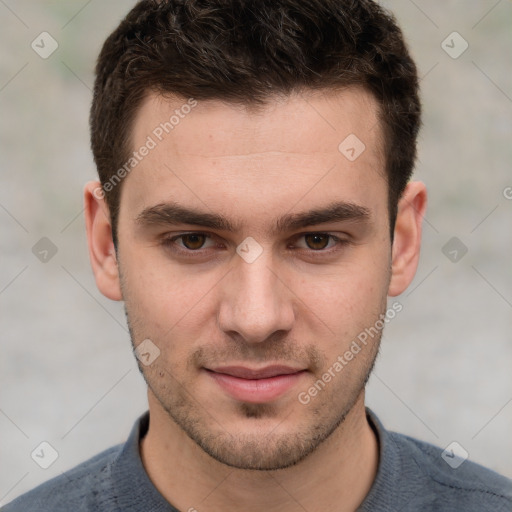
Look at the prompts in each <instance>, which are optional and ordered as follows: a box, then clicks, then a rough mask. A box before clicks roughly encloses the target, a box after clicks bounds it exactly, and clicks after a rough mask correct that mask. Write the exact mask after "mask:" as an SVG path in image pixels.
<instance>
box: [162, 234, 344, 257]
mask: <svg viewBox="0 0 512 512" xmlns="http://www.w3.org/2000/svg"><path fill="white" fill-rule="evenodd" d="M187 235H200V236H204V237H206V238H207V239H210V240H213V237H212V236H211V235H209V234H208V233H203V232H200V231H190V232H187V233H181V234H179V235H175V236H172V237H164V238H163V239H162V245H163V246H164V247H166V248H167V249H169V250H170V251H172V252H175V253H178V254H181V255H185V256H187V257H190V256H192V257H202V256H203V257H204V251H206V250H207V249H205V250H203V249H196V250H193V249H186V248H185V249H183V248H177V247H179V246H177V245H176V244H175V241H176V240H179V239H180V238H183V237H184V236H187ZM308 235H327V236H328V237H329V238H330V239H332V240H333V241H334V242H336V245H335V246H334V247H331V248H330V249H316V250H315V249H304V248H302V247H300V248H299V249H298V250H299V251H307V252H308V253H310V254H309V256H313V257H322V256H326V255H331V254H333V253H334V252H337V251H339V250H340V249H342V248H343V247H344V246H346V245H348V244H349V243H350V241H349V240H346V239H341V238H339V237H337V236H335V235H331V234H330V233H324V232H321V231H313V232H308V233H302V234H300V235H297V236H295V239H300V238H303V237H305V236H308Z"/></svg>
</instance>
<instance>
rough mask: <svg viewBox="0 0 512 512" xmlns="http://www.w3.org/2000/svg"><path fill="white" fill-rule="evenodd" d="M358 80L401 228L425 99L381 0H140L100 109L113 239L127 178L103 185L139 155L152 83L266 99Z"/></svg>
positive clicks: (100, 77) (97, 127) (99, 73)
mask: <svg viewBox="0 0 512 512" xmlns="http://www.w3.org/2000/svg"><path fill="white" fill-rule="evenodd" d="M350 85H362V86H363V87H365V88H366V89H367V90H369V91H370V92H371V93H372V94H373V96H374V97H375V98H376V99H377V101H378V104H379V119H380V122H381V126H382V130H383V134H384V152H385V155H386V162H385V166H386V169H385V170H386V174H387V177H388V186H389V213H390V215H389V216H390V227H391V237H392V236H393V229H394V223H395V219H396V211H397V203H398V200H399V198H400V196H401V194H402V192H403V190H404V188H405V186H406V184H407V182H408V181H409V179H410V177H411V174H412V171H413V168H414V163H415V160H416V139H417V135H418V131H419V127H420V124H421V105H420V100H419V94H418V89H419V85H418V76H417V70H416V66H415V64H414V62H413V60H412V58H411V56H410V55H409V52H408V49H407V46H406V44H405V42H404V38H403V35H402V32H401V30H400V28H399V27H398V26H397V24H396V21H395V18H394V17H393V16H392V15H391V14H390V13H388V12H387V11H385V10H384V9H383V8H382V7H380V6H379V5H378V4H377V3H376V2H374V1H372V0H238V1H237V0H208V1H205V0H142V1H140V2H138V3H137V4H136V5H135V7H134V8H133V9H132V10H131V11H130V12H129V13H128V15H127V16H126V17H125V18H124V19H123V20H122V22H121V23H120V25H119V26H118V27H117V29H116V30H115V31H114V32H113V33H112V34H111V35H110V36H109V37H108V39H107V40H106V41H105V43H104V45H103V48H102V50H101V53H100V55H99V58H98V62H97V66H96V80H95V84H94V98H93V102H92V107H91V115H90V128H91V145H92V151H93V154H94V159H95V162H96V166H97V169H98V174H99V177H100V181H101V183H102V187H103V190H104V191H105V197H106V200H107V204H108V206H109V210H110V215H111V221H112V231H113V239H114V243H115V244H116V245H117V220H118V212H119V200H120V192H121V183H120V184H119V185H118V186H113V187H112V186H110V187H108V189H107V187H105V185H106V184H107V183H108V182H109V180H111V179H112V177H113V175H114V174H115V173H116V172H117V171H118V169H120V168H122V166H123V165H124V164H125V163H126V161H127V160H128V159H129V158H130V154H132V152H133V149H132V148H131V132H132V125H133V120H134V117H135V114H136V112H137V109H138V108H139V107H140V105H141V102H142V100H143V99H144V97H145V96H146V94H147V93H148V92H150V91H154V92H157V93H161V94H174V95H177V96H182V97H183V98H190V97H193V98H195V99H197V100H201V99H220V100H223V101H230V102H235V103H242V104H246V105H258V104H264V103H265V102H267V101H269V100H270V99H271V98H272V97H273V96H275V95H276V94H281V95H283V94H284V95H286V94H290V93H291V92H293V91H301V90H307V89H311V90H321V89H337V88H342V87H346V86H350ZM340 142H341V141H340Z"/></svg>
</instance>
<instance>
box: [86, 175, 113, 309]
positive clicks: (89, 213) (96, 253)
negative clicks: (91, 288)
mask: <svg viewBox="0 0 512 512" xmlns="http://www.w3.org/2000/svg"><path fill="white" fill-rule="evenodd" d="M84 205H85V226H86V230H87V243H88V245H89V258H90V260H91V266H92V270H93V272H94V277H95V278H96V286H97V287H98V290H99V291H100V292H101V293H102V294H103V295H105V297H108V298H109V299H112V300H122V294H121V285H120V280H119V270H118V266H117V256H116V251H115V247H114V242H113V240H112V227H111V224H110V214H109V209H108V206H107V203H106V201H105V194H104V192H103V189H102V188H101V183H100V182H99V181H90V182H89V183H87V184H86V185H85V188H84Z"/></svg>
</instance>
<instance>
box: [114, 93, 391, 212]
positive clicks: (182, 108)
mask: <svg viewBox="0 0 512 512" xmlns="http://www.w3.org/2000/svg"><path fill="white" fill-rule="evenodd" d="M377 109H378V107H377V103H376V101H375V99H374V98H373V96H371V95H370V94H369V93H367V92H366V91H364V90H363V89H361V88H354V87H352V88H348V89H345V90H341V91H338V92H333V91H330V92H325V91H322V92H307V93H306V92H304V93H300V94H299V93H296V94H293V95H291V96H288V97H286V98H278V97H276V98H275V99H272V100H269V101H268V103H267V104H266V105H264V106H263V107H261V108H258V109H251V108H247V107H245V106H240V105H234V104H230V103H226V102H222V101H219V100H207V101H195V100H191V99H189V98H176V97H174V98H172V97H170V98H164V97H162V96H160V95H157V94H150V95H149V96H147V98H146V99H145V100H144V102H143V103H142V105H141V107H140V109H139V111H138V114H137V116H136V118H135V120H134V124H133V130H132V141H131V143H132V148H133V150H134V151H136V152H137V151H139V150H140V148H143V147H144V146H151V150H150V151H144V153H145V154H146V156H144V157H143V158H141V159H140V161H139V162H138V163H137V165H136V167H134V168H133V170H132V171H131V172H130V173H129V175H128V176H127V178H126V183H124V185H123V194H122V195H123V201H121V203H122V204H121V210H123V208H128V209H129V210H130V211H132V212H133V213H134V214H136V212H137V211H140V210H141V209H142V208H147V206H148V205H149V206H150V205H151V204H158V203H164V202H166V201H168V200H177V199H183V200H185V199H186V202H187V203H189V204H191V203H193V205H195V206H200V207H202V209H205V206H207V207H208V208H210V209H214V210H222V211H224V212H227V211H229V210H232V211H235V209H236V206H238V205H237V201H239V200H243V201H245V204H247V203H248V202H249V203H252V206H253V207H254V208H257V209H258V211H260V212H265V210H268V211H270V210H272V208H273V207H275V206H276V205H281V206H282V209H287V208H288V207H289V206H291V205H292V204H293V203H294V202H297V201H298V200H300V197H301V196H306V195H307V196H308V197H307V198H304V200H302V203H303V206H305V203H304V201H306V203H307V201H308V200H309V201H313V202H314V201H315V197H318V198H320V197H321V196H322V195H323V196H325V194H326V193H328V194H330V197H325V201H329V202H330V201H331V200H335V199H344V197H343V196H344V195H345V196H346V199H347V200H348V201H350V202H359V203H362V204H363V203H365V202H366V203H367V204H372V203H375V202H376V201H377V199H379V200H384V201H385V199H386V190H387V189H386V187H387V185H386V179H385V174H384V169H385V160H384V154H383V144H382V140H381V139H382V137H381V128H380V123H379V121H378V114H377ZM359 153H360V154H359ZM378 195H380V196H381V197H380V198H378V197H377V196H378ZM356 196H359V197H356ZM325 201H324V202H325ZM125 203H127V204H125ZM317 203H318V201H317ZM312 204H313V203H312ZM239 206H241V204H240V205H239ZM383 213H384V212H383Z"/></svg>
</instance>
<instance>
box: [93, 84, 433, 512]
mask: <svg viewBox="0 0 512 512" xmlns="http://www.w3.org/2000/svg"><path fill="white" fill-rule="evenodd" d="M184 103H185V101H184V100H183V99H177V98H174V99H170V98H167V99H163V98H161V97H158V96H156V95H149V96H148V98H147V99H146V101H145V102H144V103H143V104H142V106H141V108H140V110H139V112H138V115H137V118H136V120H135V123H134V127H133V140H132V145H133V148H139V147H140V146H141V145H143V144H144V143H145V141H146V139H147V136H148V135H150V134H151V133H152V131H153V130H154V129H155V127H156V126H158V125H159V124H160V123H161V122H163V121H164V120H166V119H169V117H170V116H171V115H172V113H173V111H174V110H175V109H176V108H180V106H181V105H183V104H184ZM376 112H377V105H376V102H375V101H374V99H373V97H372V96H371V95H369V94H368V93H366V92H365V91H363V90H361V89H358V88H355V87H352V88H348V89H345V90H343V91H341V92H337V93H335V92H333V91H328V92H321V93H319V92H307V93H302V94H300V95H299V94H294V95H292V96H290V97H287V98H275V99H273V100H272V101H271V102H270V103H269V104H268V105H267V106H265V107H264V108H263V109H260V110H258V111H256V110H250V109H246V108H244V107H240V106H234V105H230V104H226V103H223V102H220V101H200V102H198V104H197V106H196V107H195V108H194V109H193V111H192V112H191V113H190V114H189V115H187V116H186V117H185V118H184V119H182V120H180V124H179V125H177V126H176V127H175V128H174V130H173V131H172V132H171V133H170V134H169V135H167V136H165V137H164V139H163V140H162V141H161V142H159V143H158V145H157V147H156V148H154V149H152V150H151V152H150V153H149V154H148V155H147V156H146V157H145V158H144V159H143V160H142V161H141V162H140V164H138V165H137V167H135V168H134V170H132V171H131V173H130V174H129V175H128V176H127V177H126V178H125V180H124V182H123V185H122V186H123V189H122V194H121V205H120V214H119V226H118V234H119V241H118V244H119V245H118V252H117V254H116V251H115V250H114V246H113V242H112V234H111V226H110V218H109V212H108V208H107V206H106V204H105V201H104V200H103V199H102V198H101V197H97V196H99V195H98V194H97V191H96V194H95V190H96V189H97V187H98V186H99V183H98V182H90V183H88V184H87V185H86V187H85V205H86V225H87V235H88V242H89V253H90V259H91V263H92V267H93V271H94V274H95V277H96V283H97V286H98V288H99V290H100V291H101V292H102V293H103V294H104V295H105V296H107V297H109V298H110V299H112V300H124V301H125V307H126V313H127V318H128V322H129V327H130V332H131V335H132V342H133V344H134V346H138V345H139V343H141V342H142V341H143V340H145V339H150V340H151V341H152V343H154V344H155V345H156V346H157V347H158V348H159V350H160V355H159V357H157V358H156V359H155V361H154V362H152V363H151V364H150V365H148V366H145V365H142V364H139V366H140V368H141V371H142V372H143V375H144V378H145V379H146V382H147V383H148V401H149V410H150V426H149V431H148V433H147V435H146V436H145V438H144V439H143V440H142V442H141V456H142V460H143V464H144V466H145V468H146V470H147V472H148V475H149V477H150V478H151V480H152V481H153V483H154V485H155V486H156V487H157V489H158V490H159V491H160V493H161V494H162V495H163V496H164V497H165V498H166V499H167V500H168V501H169V502H170V503H172V504H173V505H174V506H175V507H177V508H178V509H179V510H183V511H185V510H193V509H196V510H199V511H200V510H208V511H211V512H216V511H221V510H222V511H226V510H233V511H234V510H245V511H248V512H252V511H261V510H266V511H274V510H276V511H277V510H279V511H280V512H287V511H292V510H294V511H296V510H298V509H302V508H303V509H305V510H308V511H309V512H315V511H320V510H322V511H324V512H325V511H334V510H336V511H340V510H347V511H349V510H355V509H356V508H357V506H358V505H360V504H361V502H362V501H363V500H364V497H365V496H366V495H367V493H368V492H369V490H370V487H371V485H372V482H373V480H374V478H375V475H376V471H377V467H378V443H377V439H376V437H375V434H374V433H373V430H372V429H371V427H370V426H369V424H368V422H367V419H366V415H365V410H364V386H365V383H366V380H367V378H368V376H369V373H370V371H371V368H372V365H373V363H374V360H375V357H376V355H377V352H378V346H379V342H380V336H375V337H374V338H373V339H370V340H369V343H368V344H367V345H366V346H365V347H364V348H363V349H362V350H361V352H359V353H358V354H357V355H356V356H355V357H354V358H353V359H352V360H351V361H350V362H349V364H347V365H346V366H345V367H344V368H343V370H342V371H341V372H339V373H337V374H336V376H335V377H334V378H332V379H331V380H330V382H329V383H328V384H327V385H326V386H325V388H324V389H323V390H322V391H320V392H319V393H318V394H317V395H316V396H315V397H314V399H312V400H311V401H310V402H309V403H308V404H306V405H304V404H303V403H301V402H300V401H299V400H298V398H297V397H298V394H299V393H300V392H301V391H307V390H308V389H309V388H310V387H311V386H312V385H313V384H314V383H315V382H316V381H317V380H318V379H320V378H322V375H323V374H324V373H325V372H326V371H327V370H328V368H329V367H332V365H333V363H334V362H335V361H336V359H337V357H338V356H339V355H340V354H343V353H345V352H346V350H347V349H348V348H349V346H350V344H351V342H352V341H353V340H354V339H355V338H356V337H357V335H358V334H359V333H360V332H362V331H364V330H365V328H368V327H371V326H373V325H375V322H376V321H377V320H378V319H379V315H380V314H382V313H385V311H386V309H387V306H386V303H387V298H388V297H394V296H397V295H399V294H400V293H402V292H403V291H404V290H405V289H406V288H407V286H408V285H409V284H410V282H411V281H412V279H413V277H414V273H415V271H416V268H417V264H418V258H419V250H420V241H421V223H422V218H423V216H424V213H425V208H426V190H425V186H424V184H423V183H420V182H410V183H409V184H408V186H407V188H406V190H405V192H404V194H403V196H402V198H401V200H400V203H399V210H398V216H397V221H396V226H395V231H394V242H393V244H391V240H390V234H389V217H388V207H387V206H388V205H387V181H386V177H385V174H384V155H383V152H382V135H381V131H380V125H379V123H378V121H377V115H376ZM351 133H354V134H356V135H357V137H358V138H359V139H360V140H361V141H363V142H364V144H365V146H366V149H365V150H364V151H363V153H362V154H361V155H360V156H359V157H358V158H357V159H356V160H355V161H353V162H352V161H349V160H348V159H347V158H346V157H345V156H344V155H343V154H342V153H341V152H340V151H338V145H339V144H340V142H341V141H343V140H344V139H345V138H346V137H347V135H349V134H351ZM171 200H172V201H175V202H178V203H179V204H180V205H182V206H186V207H188V208H193V209H196V210H201V211H202V212H207V213H216V214H221V215H223V216H225V217H226V218H228V219H229V220H230V221H231V222H232V223H233V224H237V226H236V227H237V229H236V230H235V231H233V232H230V231H226V230H213V229H205V228H204V227H203V226H197V225H192V224H180V225H170V224H168V223H165V222H159V223H152V224H148V223H147V222H145V223H144V222H142V223H141V222H137V218H140V215H141V212H142V211H143V210H144V209H147V208H148V207H152V206H155V205H159V204H162V203H166V202H168V201H171ZM334 201H343V202H345V203H350V204H352V205H357V206H358V207H361V208H364V209H365V211H367V213H368V215H367V216H366V217H363V218H358V219H347V220H342V221H330V222H327V223H323V224H318V225H310V226H307V227H302V228H298V229H294V230H292V231H286V232H282V233H275V232H274V231H273V230H272V227H273V226H274V224H275V222H276V219H278V218H279V217H281V216H282V215H284V214H289V213H291V214H293V213H301V212H305V211H308V210H313V209H318V208H322V207H325V206H326V205H327V204H329V203H331V202H334ZM190 232H195V233H198V232H200V233H207V234H208V235H209V236H210V237H211V238H201V237H199V238H197V237H196V238H193V237H192V238H187V237H182V238H180V239H175V240H174V241H170V237H173V236H178V235H182V234H186V233H190ZM308 233H317V234H320V235H321V234H324V233H327V234H329V235H333V236H334V237H338V239H339V240H342V241H343V243H338V242H337V241H336V240H335V239H333V238H329V237H320V238H315V237H313V238H311V237H308V236H305V234H306V235H307V234H308ZM247 237H252V238H254V239H255V240H256V241H257V242H258V244H259V245H260V247H261V248H262V253H261V255H260V256H259V257H258V258H257V259H256V260H255V261H253V262H252V263H248V262H246V261H245V260H244V259H243V258H241V257H240V256H239V255H238V254H237V252H236V248H237V246H239V245H240V244H241V243H242V242H243V241H244V240H245V239H246V238H247ZM165 240H167V245H166V242H165ZM202 244H203V245H202ZM173 248H174V249H173ZM180 249H181V251H180ZM194 250H196V251H198V252H199V256H198V257H194V256H193V255H192V253H193V251H194ZM186 251H188V252H186ZM196 254H197V252H196ZM227 364H231V365H243V366H249V367H252V368H261V367H263V366H267V365H269V364H286V365H289V366H293V367H294V368H300V369H306V370H307V371H305V372H304V373H303V374H301V376H300V378H298V379H297V382H296V383H295V384H294V386H293V387H292V388H291V389H290V390H288V391H287V392H286V393H284V394H283V395H281V396H279V397H278V398H277V399H275V400H273V401H270V402H267V403H254V402H253V403H249V402H245V401H244V402H242V401H239V400H236V399H234V398H232V397H231V396H230V395H228V394H226V393H225V391H224V390H223V389H222V388H220V386H218V385H217V383H216V382H214V381H213V380H212V378H211V376H210V375H209V374H208V372H206V371H205V370H204V367H205V366H206V367H209V368H213V367H215V366H218V365H227ZM170 460H172V463H170V464H169V462H168V461H170Z"/></svg>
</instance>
